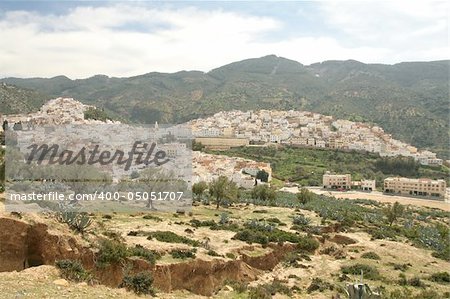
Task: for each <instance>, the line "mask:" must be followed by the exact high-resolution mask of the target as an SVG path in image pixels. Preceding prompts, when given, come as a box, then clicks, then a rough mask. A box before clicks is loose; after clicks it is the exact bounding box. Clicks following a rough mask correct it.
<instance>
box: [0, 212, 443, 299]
mask: <svg viewBox="0 0 450 299" xmlns="http://www.w3.org/2000/svg"><path fill="white" fill-rule="evenodd" d="M0 206H1V205H0ZM0 211H1V209H0ZM224 212H226V213H228V215H229V221H230V222H231V223H236V224H242V223H245V222H246V221H248V220H250V219H263V218H264V219H266V220H267V219H274V218H276V219H278V221H279V222H280V223H284V224H286V225H280V226H278V227H279V228H280V229H281V230H285V231H290V232H295V231H294V230H292V229H291V224H292V217H293V216H294V215H295V214H298V213H301V214H303V215H304V216H305V217H307V218H308V219H310V221H311V223H310V225H320V223H321V217H319V216H318V215H317V214H315V213H314V212H312V211H307V210H300V211H298V210H297V211H294V210H293V209H290V208H281V207H261V206H259V207H258V206H253V205H238V206H235V207H229V208H221V209H220V210H219V211H217V210H216V209H215V207H214V206H212V205H211V206H209V205H206V206H205V205H199V206H195V207H193V208H192V211H191V213H189V212H187V213H185V214H177V213H174V214H168V213H160V212H154V213H152V214H151V215H152V216H153V217H146V215H147V214H133V215H128V214H110V215H108V216H105V215H100V214H99V215H93V216H92V218H93V224H92V226H91V227H90V228H89V229H88V231H87V232H86V233H84V234H79V233H74V232H73V231H71V230H70V229H69V228H68V227H67V225H66V224H62V223H60V222H58V221H57V220H56V219H55V218H54V217H53V216H52V215H50V214H49V215H35V214H22V215H16V214H11V213H7V212H5V211H3V212H0V238H1V239H0V240H1V241H2V243H0V244H1V246H0V257H1V258H0V271H5V272H1V273H0V289H1V292H0V298H65V297H67V298H137V297H138V296H137V295H135V294H133V293H132V292H128V291H126V290H125V289H123V288H116V286H117V285H118V283H117V282H120V280H121V277H122V275H123V273H122V272H121V270H118V269H117V268H114V267H112V268H108V269H106V270H105V271H103V270H102V271H98V270H93V271H94V272H95V274H96V276H97V278H98V280H99V282H98V283H94V285H91V284H88V283H86V282H81V283H79V282H78V283H77V282H72V281H68V280H66V279H63V278H62V277H61V276H60V273H59V270H58V269H56V268H55V267H54V266H53V263H54V261H55V260H58V259H79V260H82V261H83V264H84V265H86V266H87V268H92V267H93V261H92V260H93V259H94V258H93V256H94V254H93V252H95V251H96V250H97V249H96V247H95V244H96V241H97V240H98V239H99V238H113V239H119V240H121V241H122V242H123V243H125V244H126V245H127V246H128V247H133V246H135V245H137V244H139V245H141V246H143V247H145V248H147V249H151V250H154V251H157V252H159V253H160V254H161V255H162V258H161V259H159V260H157V261H156V264H155V265H152V266H148V265H147V264H142V263H141V262H139V261H136V260H137V259H134V262H133V263H134V265H135V266H136V265H138V267H141V268H142V269H146V268H148V269H150V270H151V271H153V273H154V284H153V285H154V287H155V288H156V289H157V294H156V296H158V297H161V298H200V297H202V296H208V297H209V296H212V297H214V298H248V297H249V294H250V293H249V292H248V291H244V292H240V290H239V289H238V287H237V286H236V284H235V283H234V282H233V281H247V282H248V286H246V288H247V289H248V288H252V287H256V286H258V285H269V284H271V283H273V282H274V281H277V282H281V284H282V285H283V286H286V287H287V288H289V289H290V290H291V291H290V293H289V296H290V297H294V298H331V297H332V296H333V295H335V294H338V293H341V296H343V295H342V294H343V293H342V289H343V288H344V287H345V285H346V283H348V282H352V281H356V280H357V279H359V276H358V275H347V277H344V275H343V274H342V272H341V267H342V266H348V265H354V264H355V263H364V264H367V265H370V266H374V267H376V268H377V269H378V270H379V272H380V273H379V274H380V277H381V278H379V279H368V280H366V282H368V283H369V285H370V286H371V288H372V289H374V288H376V287H379V286H382V287H384V288H385V289H386V290H387V291H392V290H395V289H402V290H403V289H406V290H409V292H411V294H419V293H420V292H423V291H424V290H429V289H432V290H434V291H436V292H438V293H439V294H446V293H445V292H449V291H450V285H449V284H448V283H447V284H442V283H436V282H432V281H430V280H427V277H429V276H430V275H431V274H433V273H436V272H439V271H444V270H447V271H448V269H450V263H449V262H446V261H444V260H442V259H437V258H435V257H433V256H432V255H431V251H429V250H426V249H421V248H417V247H413V246H412V245H411V244H409V242H395V241H389V240H383V239H382V240H372V239H371V236H370V235H369V234H367V233H365V232H362V231H359V230H358V229H354V230H348V231H333V230H330V231H329V232H328V233H327V238H326V239H321V240H320V247H319V248H318V249H317V250H316V251H315V253H313V254H309V255H308V256H307V257H305V258H304V259H303V260H301V261H299V262H298V264H297V265H296V266H292V265H288V264H286V260H285V255H286V254H288V253H289V252H290V251H291V249H292V248H291V247H290V245H289V244H283V245H281V244H270V245H269V246H262V245H260V244H256V243H253V244H251V245H250V244H247V243H246V242H243V241H239V240H234V239H232V238H233V236H234V235H235V232H233V231H230V230H212V229H210V228H209V227H206V226H205V227H193V225H192V223H191V221H192V220H193V219H196V220H199V221H207V220H214V221H216V222H218V221H219V219H220V217H221V214H222V213H224ZM146 218H147V219H146ZM149 218H150V219H149ZM133 231H135V232H136V231H138V232H140V233H139V234H138V235H137V236H133V233H130V232H133ZM155 231H171V232H174V233H176V234H177V235H179V236H184V237H187V238H189V239H192V240H196V241H199V242H200V243H201V244H202V245H200V246H198V247H197V251H196V257H195V259H192V258H188V259H184V260H183V259H178V258H174V257H172V256H171V255H170V254H168V253H169V252H170V251H172V250H190V249H192V246H191V245H187V244H180V243H168V242H161V241H158V240H156V239H154V238H153V239H151V240H148V239H147V236H146V235H145V234H143V232H147V233H148V232H155ZM319 239H320V237H319ZM205 244H206V246H205ZM30 251H31V252H30ZM211 252H215V254H214V255H216V254H217V255H218V256H212V255H211ZM367 252H375V253H377V255H378V256H379V259H367V258H363V257H362V255H363V254H364V253H367ZM30 256H31V257H30ZM22 260H24V263H23V264H22ZM33 260H34V261H35V262H36V267H31V266H32V265H30V264H29V263H32V261H33ZM25 263H28V265H25ZM38 264H43V265H38ZM408 264H409V265H408ZM395 265H408V266H406V268H407V269H406V270H405V269H404V270H399V269H395ZM24 266H25V267H27V266H28V267H29V268H26V269H24V270H23V267H24ZM8 268H9V269H8ZM400 273H404V274H405V275H406V277H408V278H411V277H420V278H421V280H422V282H423V284H424V285H423V286H420V287H414V286H399V285H398V284H397V283H395V281H397V280H398V279H399V274H400ZM317 278H319V279H321V281H322V282H325V283H326V284H327V285H329V286H331V287H329V286H328V287H325V288H323V290H316V291H312V292H308V291H307V289H308V287H310V286H311V284H312V282H313V279H317ZM447 294H448V293H447ZM275 296H276V297H279V298H285V297H289V296H288V295H286V294H281V293H280V292H279V293H277V294H276V295H275ZM251 298H258V297H251ZM342 298H343V297H342ZM399 298H402V297H399ZM405 298H407V297H405ZM411 298H414V297H413V295H411ZM417 298H421V297H417ZM424 298H425V297H424ZM430 298H434V297H430Z"/></svg>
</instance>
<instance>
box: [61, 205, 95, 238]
mask: <svg viewBox="0 0 450 299" xmlns="http://www.w3.org/2000/svg"><path fill="white" fill-rule="evenodd" d="M56 219H57V220H58V221H59V222H62V223H66V224H67V225H68V226H69V227H70V228H71V229H73V230H75V231H77V232H79V233H84V232H85V231H86V229H87V228H88V227H89V226H91V224H92V220H91V217H90V216H89V215H88V214H87V213H81V212H78V211H76V210H73V209H71V208H68V207H62V211H59V212H57V213H56Z"/></svg>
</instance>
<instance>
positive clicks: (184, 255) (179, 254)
mask: <svg viewBox="0 0 450 299" xmlns="http://www.w3.org/2000/svg"><path fill="white" fill-rule="evenodd" d="M195 252H196V251H195V250H178V249H176V250H172V251H171V252H170V255H171V256H172V257H173V258H175V259H182V260H185V259H188V258H195Z"/></svg>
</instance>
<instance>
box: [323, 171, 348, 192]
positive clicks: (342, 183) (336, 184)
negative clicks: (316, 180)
mask: <svg viewBox="0 0 450 299" xmlns="http://www.w3.org/2000/svg"><path fill="white" fill-rule="evenodd" d="M322 186H323V188H325V189H350V188H351V186H352V176H351V175H350V174H330V173H329V172H327V173H325V174H324V175H323V179H322Z"/></svg>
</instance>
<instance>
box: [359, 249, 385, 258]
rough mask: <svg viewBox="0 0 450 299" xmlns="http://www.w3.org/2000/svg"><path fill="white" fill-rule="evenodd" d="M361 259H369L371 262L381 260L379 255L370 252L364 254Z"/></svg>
mask: <svg viewBox="0 0 450 299" xmlns="http://www.w3.org/2000/svg"><path fill="white" fill-rule="evenodd" d="M361 257H362V258H363V259H369V260H381V258H380V256H379V255H378V254H376V253H375V252H372V251H369V252H364V253H363V254H362V255H361Z"/></svg>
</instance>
